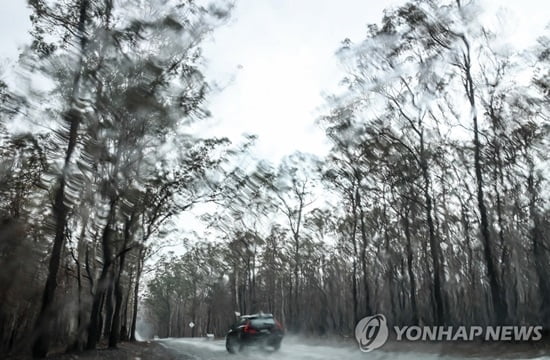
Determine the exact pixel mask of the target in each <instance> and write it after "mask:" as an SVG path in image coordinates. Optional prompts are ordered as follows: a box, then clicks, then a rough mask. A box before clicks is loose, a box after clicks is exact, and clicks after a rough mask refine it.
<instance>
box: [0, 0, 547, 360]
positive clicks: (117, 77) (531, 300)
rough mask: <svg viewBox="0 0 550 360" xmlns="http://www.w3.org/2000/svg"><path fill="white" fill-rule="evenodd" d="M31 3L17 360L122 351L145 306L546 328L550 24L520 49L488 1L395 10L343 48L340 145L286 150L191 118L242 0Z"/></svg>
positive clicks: (7, 176) (0, 317) (0, 115)
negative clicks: (321, 151)
mask: <svg viewBox="0 0 550 360" xmlns="http://www.w3.org/2000/svg"><path fill="white" fill-rule="evenodd" d="M28 5H29V7H30V8H31V10H32V16H31V22H32V28H31V30H30V31H31V36H32V43H31V44H29V46H28V47H27V48H25V49H24V51H22V52H21V54H20V55H19V58H18V60H17V65H16V67H17V73H16V75H11V76H17V79H18V80H17V81H18V84H19V86H18V87H13V86H10V85H9V81H7V80H6V78H7V76H8V75H7V70H6V69H0V70H1V71H0V154H1V156H0V269H2V271H1V272H0V356H2V355H3V354H4V355H5V354H17V353H24V352H32V355H33V357H36V358H42V357H45V356H46V355H47V354H48V352H49V351H51V349H52V348H54V347H56V348H58V347H63V348H65V349H67V351H80V350H83V349H95V348H97V347H98V346H100V344H102V343H105V344H107V346H109V347H116V346H117V344H118V343H119V342H121V341H136V327H137V326H138V320H139V321H141V322H143V323H147V324H148V326H149V327H150V329H151V334H150V335H155V336H159V337H183V336H205V335H206V334H214V335H216V336H223V335H224V334H225V332H226V331H227V329H228V327H229V325H230V324H231V323H232V322H233V320H234V319H235V313H237V312H238V313H241V314H247V313H255V312H260V311H263V312H268V313H273V314H274V315H275V316H276V317H277V318H278V319H280V321H281V322H282V323H283V326H284V327H285V329H286V330H287V331H288V332H292V333H301V334H305V335H309V336H350V334H352V333H353V329H354V327H355V324H356V323H357V322H358V321H359V320H360V319H361V318H362V317H364V316H367V315H371V314H377V313H382V314H385V316H386V317H387V319H388V323H389V324H390V325H470V326H471V325H541V326H543V327H544V329H545V331H546V333H548V332H549V331H550V206H549V200H550V198H549V194H550V192H549V190H550V187H549V185H550V184H549V180H550V177H549V170H548V169H549V166H548V165H549V158H548V154H549V153H550V136H549V132H550V122H549V120H550V118H549V116H550V101H549V100H550V33H549V32H548V31H546V34H540V37H539V39H538V41H537V44H536V45H535V46H530V47H526V48H523V49H519V50H516V49H514V48H512V47H511V46H510V45H509V44H507V43H506V42H504V41H503V39H502V37H501V35H500V34H499V32H498V30H499V29H498V28H497V27H496V26H495V28H494V29H492V28H488V27H487V26H485V25H484V24H483V23H481V21H480V20H479V16H477V15H478V14H479V12H480V11H481V9H480V5H479V4H478V2H477V1H475V0H472V1H464V0H456V1H445V0H412V1H409V2H407V3H403V4H401V5H400V6H396V7H393V8H388V9H387V10H386V11H385V12H384V14H383V15H381V17H380V18H381V19H380V22H379V23H378V24H371V25H368V26H366V27H365V29H366V31H365V34H364V38H362V39H358V40H357V41H352V40H350V39H345V40H343V41H342V43H341V44H334V47H335V50H336V51H335V56H337V57H338V59H339V60H340V62H341V64H342V66H343V67H344V68H345V74H343V75H342V81H341V88H342V91H341V92H339V93H337V94H333V95H327V96H326V98H325V100H326V104H325V112H324V115H323V116H321V117H319V118H318V119H317V120H316V126H319V127H321V128H322V129H323V131H324V132H325V134H326V138H327V140H328V141H329V143H330V152H329V154H328V155H327V156H319V155H317V154H310V153H303V152H300V151H296V152H294V153H291V154H288V156H286V157H285V158H283V159H282V160H281V162H280V163H273V162H271V161H268V160H265V159H260V160H259V161H255V160H253V159H254V156H253V152H254V144H255V143H256V142H257V141H261V139H258V138H257V137H256V136H254V135H247V136H243V137H242V138H241V139H240V141H234V140H230V139H228V138H224V137H219V138H210V137H202V136H200V135H197V134H195V133H193V132H192V131H191V130H190V129H191V128H192V126H193V124H195V123H197V122H201V121H204V119H207V118H208V117H209V116H211V113H210V110H209V108H208V101H207V99H208V96H209V93H210V91H211V87H210V85H209V83H208V82H207V80H206V79H205V76H204V74H203V55H202V53H201V44H202V42H203V41H204V39H205V37H206V36H210V34H211V33H214V34H215V31H216V29H217V28H218V27H221V26H224V24H225V22H226V21H227V19H229V18H230V16H231V9H232V6H233V4H232V3H229V2H228V3H224V2H218V3H213V4H210V5H208V6H206V5H201V2H196V1H192V0H178V1H176V0H169V1H164V0H151V1H148V2H142V1H137V0H135V1H134V0H120V1H114V0H104V1H90V0H28ZM547 29H549V28H547ZM320 90H321V89H320ZM288 131H289V132H290V131H292V129H288ZM197 208H200V209H203V210H204V211H202V212H201V213H200V215H198V216H197V218H198V220H199V221H200V222H201V224H203V227H202V228H203V230H201V231H200V232H195V236H194V237H191V238H189V237H187V236H185V237H184V236H183V235H181V234H182V231H183V229H185V230H192V229H188V228H187V229H186V226H187V224H185V223H182V222H181V221H179V220H178V219H179V216H180V215H181V214H182V213H188V212H190V211H193V210H194V209H197ZM173 245H178V246H179V248H181V249H183V251H180V252H179V253H176V252H174V251H168V250H167V249H172V248H173ZM191 322H192V323H193V324H194V325H195V326H193V327H190V326H188V324H189V323H191Z"/></svg>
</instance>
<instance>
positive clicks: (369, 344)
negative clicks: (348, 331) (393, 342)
mask: <svg viewBox="0 0 550 360" xmlns="http://www.w3.org/2000/svg"><path fill="white" fill-rule="evenodd" d="M355 339H356V340H357V342H358V343H359V348H360V349H361V351H364V352H369V351H372V350H374V349H378V348H379V347H381V346H382V345H384V344H385V343H386V341H387V340H388V324H387V323H386V317H385V316H384V315H382V314H376V315H373V316H367V317H365V318H363V319H361V320H360V321H359V322H358V323H357V325H356V326H355Z"/></svg>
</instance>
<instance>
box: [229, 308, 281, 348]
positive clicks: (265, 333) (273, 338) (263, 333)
mask: <svg viewBox="0 0 550 360" xmlns="http://www.w3.org/2000/svg"><path fill="white" fill-rule="evenodd" d="M283 335H284V330H283V326H282V325H281V323H279V322H278V321H277V320H275V319H274V318H273V315H271V314H263V313H262V314H254V315H243V316H241V317H240V318H239V320H238V321H237V322H236V323H235V324H233V326H231V329H229V332H228V333H227V336H226V337H225V347H226V348H227V351H229V352H230V353H232V354H234V353H236V352H239V351H241V350H242V349H243V348H244V347H245V346H248V345H259V346H261V347H266V348H267V347H269V348H272V349H273V350H274V351H276V350H279V348H280V347H281V341H282V340H283Z"/></svg>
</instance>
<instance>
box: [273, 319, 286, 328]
mask: <svg viewBox="0 0 550 360" xmlns="http://www.w3.org/2000/svg"><path fill="white" fill-rule="evenodd" d="M275 325H276V326H277V328H278V329H279V330H284V329H283V325H281V323H280V322H279V321H277V320H275Z"/></svg>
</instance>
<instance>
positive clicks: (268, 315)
mask: <svg viewBox="0 0 550 360" xmlns="http://www.w3.org/2000/svg"><path fill="white" fill-rule="evenodd" d="M272 317H273V314H265V313H258V314H250V315H241V319H256V318H272Z"/></svg>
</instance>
